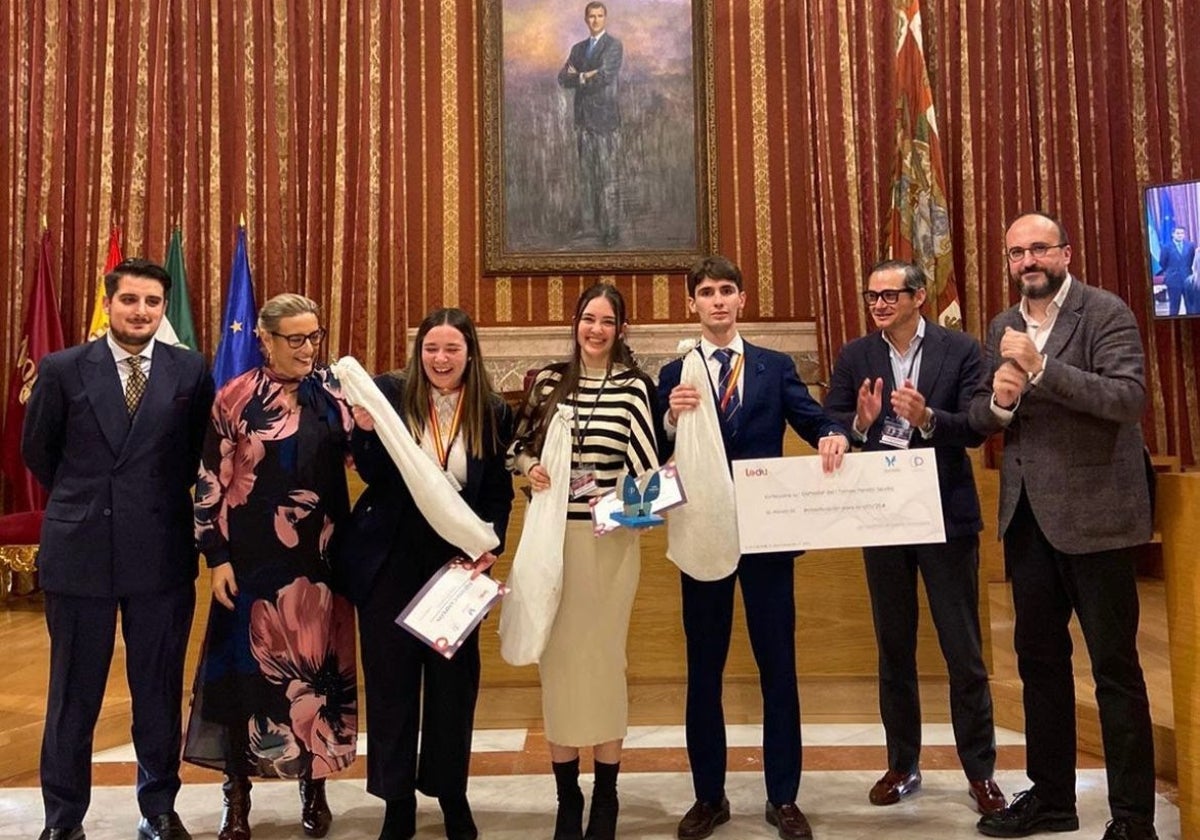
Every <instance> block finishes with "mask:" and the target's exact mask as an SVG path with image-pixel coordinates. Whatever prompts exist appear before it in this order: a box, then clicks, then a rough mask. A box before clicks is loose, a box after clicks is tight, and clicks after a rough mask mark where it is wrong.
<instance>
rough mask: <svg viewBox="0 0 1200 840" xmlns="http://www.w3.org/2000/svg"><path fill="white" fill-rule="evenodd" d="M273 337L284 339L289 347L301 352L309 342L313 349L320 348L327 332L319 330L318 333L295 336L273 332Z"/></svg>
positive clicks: (297, 334)
mask: <svg viewBox="0 0 1200 840" xmlns="http://www.w3.org/2000/svg"><path fill="white" fill-rule="evenodd" d="M271 335H273V336H275V337H276V338H282V339H283V340H284V341H286V342H287V346H288V347H291V348H292V349H293V350H299V349H300V348H301V347H303V346H304V342H306V341H307V342H308V343H309V344H311V345H312V346H313V347H320V346H321V342H322V341H324V340H325V330H324V329H319V330H317V331H316V332H310V333H309V334H308V335H304V334H303V333H296V334H294V335H284V334H283V333H277V332H272V333H271Z"/></svg>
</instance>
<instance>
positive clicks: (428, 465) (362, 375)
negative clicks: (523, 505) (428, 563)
mask: <svg viewBox="0 0 1200 840" xmlns="http://www.w3.org/2000/svg"><path fill="white" fill-rule="evenodd" d="M329 367H330V370H332V371H333V375H334V376H336V377H337V378H338V382H339V383H340V384H341V386H342V394H343V395H344V396H345V397H346V400H347V401H348V402H349V403H350V404H351V405H357V406H362V407H363V408H365V409H366V410H367V412H368V413H370V415H371V419H373V420H374V421H375V433H376V434H378V435H379V440H380V441H382V443H383V448H384V449H386V450H387V452H388V454H389V455H391V456H392V460H393V461H395V463H396V469H398V470H399V471H400V477H401V478H403V479H404V483H405V484H406V485H407V486H408V490H409V492H410V493H412V497H413V501H414V502H416V504H417V508H418V509H419V510H420V511H421V515H422V516H424V517H425V520H426V521H427V522H428V523H429V524H430V526H432V528H433V530H434V531H436V532H437V535H438V536H439V537H441V538H442V539H444V540H445V541H446V542H448V543H450V544H451V545H453V546H455V547H457V548H459V549H461V550H462V552H463V554H465V555H466V556H467V557H468V558H470V559H471V560H478V559H479V557H480V556H481V555H483V554H484V553H486V552H488V551H491V550H492V549H493V548H495V547H496V546H498V545H500V540H499V539H498V538H497V537H496V532H495V530H493V528H492V526H491V525H490V524H489V523H487V522H484V521H483V520H482V519H480V518H479V516H478V515H476V513H475V511H473V510H471V508H470V506H468V505H467V503H466V502H464V501H463V499H462V496H460V495H458V492H457V491H456V490H455V489H454V488H453V487H451V486H450V482H448V481H447V480H446V476H445V474H443V473H442V471H441V470H439V469H438V468H437V465H436V464H434V463H433V461H431V460H429V456H428V455H426V454H425V452H424V450H422V449H421V446H420V444H418V443H417V442H416V441H415V440H413V436H412V434H411V433H410V432H409V431H408V427H407V426H405V425H404V421H403V420H401V419H400V415H399V414H397V413H396V409H394V408H393V407H392V404H391V403H390V402H389V401H388V398H387V397H385V396H384V395H383V392H382V391H380V390H379V386H378V385H376V384H375V380H373V379H372V378H371V376H370V374H368V373H367V372H366V371H365V370H363V367H362V365H360V364H359V363H358V360H357V359H355V358H354V357H353V356H343V357H342V358H340V359H338V360H337V361H336V362H334V363H333V364H332V365H330V366H329Z"/></svg>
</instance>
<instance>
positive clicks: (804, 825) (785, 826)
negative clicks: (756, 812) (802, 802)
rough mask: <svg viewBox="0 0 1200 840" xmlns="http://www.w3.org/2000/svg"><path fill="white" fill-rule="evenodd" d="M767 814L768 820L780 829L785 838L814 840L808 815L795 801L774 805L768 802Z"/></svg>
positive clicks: (781, 835) (787, 839)
mask: <svg viewBox="0 0 1200 840" xmlns="http://www.w3.org/2000/svg"><path fill="white" fill-rule="evenodd" d="M765 816H766V818H767V822H769V823H770V824H771V825H773V826H775V827H776V828H778V829H779V836H780V837H782V838H783V840H812V836H813V834H812V827H811V826H810V825H809V824H808V817H806V816H804V812H803V811H801V810H800V809H799V808H797V807H796V803H795V802H788V803H785V804H783V805H772V804H771V803H770V802H768V803H767V812H766V815H765Z"/></svg>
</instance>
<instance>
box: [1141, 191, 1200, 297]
mask: <svg viewBox="0 0 1200 840" xmlns="http://www.w3.org/2000/svg"><path fill="white" fill-rule="evenodd" d="M1142 195H1143V199H1144V205H1145V206H1144V209H1145V212H1146V251H1147V255H1148V257H1149V266H1148V268H1149V276H1150V311H1151V312H1152V313H1153V314H1154V317H1155V318H1200V260H1198V259H1197V257H1198V256H1200V250H1197V247H1196V243H1197V241H1198V240H1200V179H1197V180H1194V181H1176V182H1173V183H1169V184H1151V185H1150V186H1148V187H1146V189H1145V191H1144V192H1143V194H1142Z"/></svg>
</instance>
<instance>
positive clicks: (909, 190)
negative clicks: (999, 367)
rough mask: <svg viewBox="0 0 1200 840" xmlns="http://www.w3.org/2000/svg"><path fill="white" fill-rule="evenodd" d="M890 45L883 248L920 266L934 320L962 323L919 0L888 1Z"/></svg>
mask: <svg viewBox="0 0 1200 840" xmlns="http://www.w3.org/2000/svg"><path fill="white" fill-rule="evenodd" d="M893 4H894V7H895V10H896V14H897V16H898V18H899V19H898V21H897V23H898V24H899V25H898V26H897V30H898V31H899V39H898V42H897V44H896V164H895V171H894V173H893V177H892V209H891V213H890V214H889V217H888V251H889V254H890V255H891V256H892V257H894V258H896V259H902V260H910V261H912V262H914V263H916V264H917V265H920V266H921V267H922V268H924V269H925V273H926V274H927V275H928V277H929V283H930V286H929V299H930V300H931V301H933V312H932V313H931V314H933V315H935V316H936V319H937V322H938V323H939V324H941V325H942V326H945V327H952V328H955V329H961V328H962V310H961V309H960V308H959V305H958V289H957V287H956V285H955V281H954V258H953V254H952V253H951V250H950V208H949V206H948V205H947V202H946V176H945V174H944V173H943V169H942V147H941V143H940V141H939V140H938V133H937V119H936V117H935V116H934V112H933V90H932V89H931V88H930V86H929V71H928V69H927V68H926V66H925V48H924V46H923V44H922V42H921V0H893Z"/></svg>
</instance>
